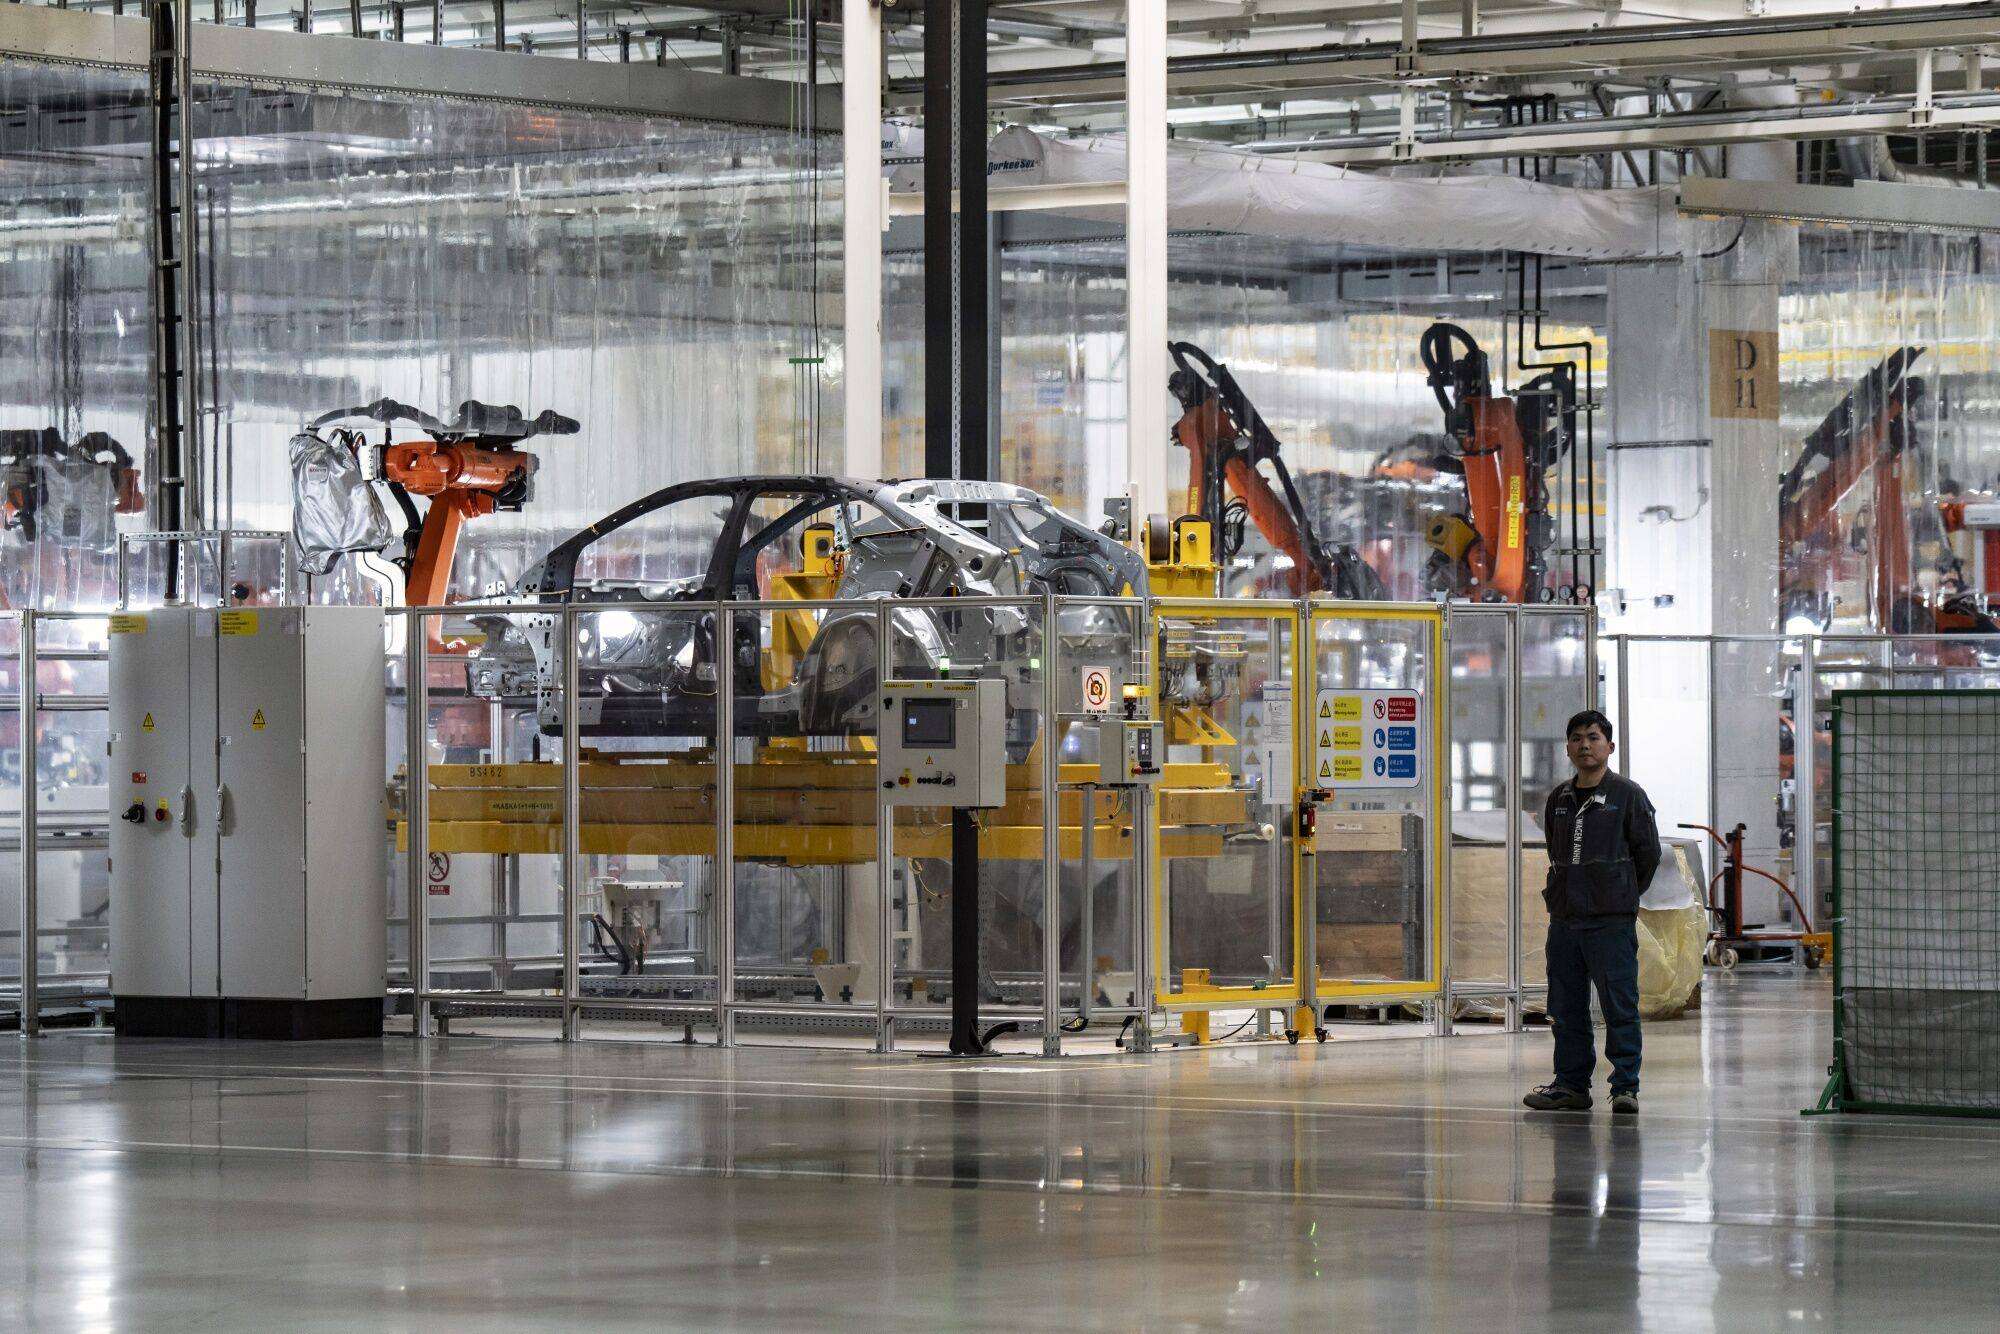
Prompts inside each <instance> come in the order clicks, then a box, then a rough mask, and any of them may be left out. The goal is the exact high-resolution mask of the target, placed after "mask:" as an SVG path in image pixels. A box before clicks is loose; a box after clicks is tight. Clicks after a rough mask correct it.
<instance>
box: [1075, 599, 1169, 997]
mask: <svg viewBox="0 0 2000 1334" xmlns="http://www.w3.org/2000/svg"><path fill="white" fill-rule="evenodd" d="M1143 622H1144V612H1143V609H1142V608H1141V606H1140V605H1139V604H1137V603H1085V602H1062V603H1059V604H1058V605H1057V609H1056V623H1057V626H1058V634H1057V636H1056V644H1055V647H1054V652H1053V655H1052V662H1053V667H1052V670H1053V672H1054V673H1055V678H1056V708H1057V711H1058V716H1059V719H1060V723H1059V727H1058V731H1057V736H1058V738H1059V744H1060V761H1061V764H1062V771H1061V772H1062V777H1061V783H1062V792H1061V795H1060V797H1059V799H1058V806H1059V809H1060V811H1061V831H1060V833H1061V842H1060V848H1059V851H1060V867H1061V880H1062V900H1061V902H1062V915H1061V920H1062V953H1061V962H1062V988H1063V991H1062V996H1063V999H1062V1005H1063V1008H1064V1011H1065V1013H1067V1014H1070V1015H1074V1016H1077V1017H1082V1018H1088V1017H1090V1016H1091V1015H1094V1014H1095V1013H1097V1012H1098V1011H1099V1010H1100V1009H1126V1008H1129V1007H1131V1006H1133V1005H1136V1004H1137V1003H1138V999H1139V994H1140V993H1139V992H1138V989H1137V988H1138V983H1137V980H1136V979H1135V977H1134V973H1133V969H1134V961H1133V950H1134V944H1135V940H1134V933H1135V931H1136V930H1137V929H1138V925H1139V924H1138V922H1137V921H1136V919H1135V916H1134V914H1135V913H1136V912H1137V911H1138V907H1139V905H1138V900H1137V894H1138V885H1139V865H1140V864H1139V854H1140V852H1141V845H1142V839H1141V837H1140V831H1141V826H1140V824H1139V822H1138V821H1137V820H1136V819H1135V815H1136V813H1137V797H1136V796H1135V794H1134V791H1133V789H1131V788H1108V787H1103V786H1100V785H1098V784H1097V782H1096V779H1097V778H1098V776H1099V769H1098V764H1099V760H1100V759H1101V757H1102V756H1103V754H1104V748H1105V746H1106V745H1107V744H1108V740H1107V738H1106V737H1105V736H1104V735H1103V719H1105V718H1106V717H1117V716H1122V715H1123V714H1124V712H1125V709H1124V702H1123V696H1124V687H1125V686H1127V685H1133V686H1143V685H1144V684H1145V682H1146V680H1147V661H1146V642H1145V638H1144V624H1143ZM1088 669H1105V670H1107V671H1108V673H1109V677H1110V682H1111V685H1110V690H1109V692H1108V707H1109V709H1110V713H1109V714H1104V713H1095V712H1091V711H1090V710H1091V707H1092V705H1091V703H1090V702H1089V701H1087V700H1086V699H1085V692H1084V674H1085V672H1086V670H1088ZM1136 712H1137V716H1139V717H1142V718H1144V717H1150V716H1151V715H1152V702H1151V700H1149V699H1142V700H1140V701H1139V703H1138V705H1137V708H1136ZM1086 799H1087V800H1088V802H1089V813H1088V814H1087V815H1086V813H1085V802H1086Z"/></svg>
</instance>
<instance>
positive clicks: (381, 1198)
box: [0, 974, 2000, 1331]
mask: <svg viewBox="0 0 2000 1334" xmlns="http://www.w3.org/2000/svg"><path fill="white" fill-rule="evenodd" d="M1826 1011H1827V992H1826V990H1825V984H1824V982H1823V980H1822V979H1821V978H1819V977H1808V976H1803V975H1789V974H1779V975H1767V976H1763V977H1749V976H1744V977H1736V978H1729V979H1724V980H1721V981H1717V982H1712V983H1711V985H1710V988H1709V993H1708V1006H1707V1008H1706V1009H1705V1010H1704V1011H1702V1012H1701V1016H1700V1018H1698V1019H1696V1018H1693V1017H1690V1018H1689V1019H1687V1020H1685V1021H1681V1022H1678V1023H1671V1024H1658V1025H1652V1026H1649V1028H1648V1030H1647V1034H1646V1043H1647V1048H1646V1052H1647V1055H1646V1074H1645V1090H1646V1091H1645V1101H1646V1110H1645V1113H1644V1115H1643V1116H1642V1117H1641V1118H1640V1120H1639V1122H1638V1123H1637V1124H1629V1123H1626V1122H1624V1121H1622V1120H1621V1121H1619V1122H1617V1123H1614V1122H1613V1121H1612V1119H1611V1117H1610V1115H1609V1113H1608V1112H1607V1111H1605V1110H1604V1109H1603V1108H1602V1107H1601V1106H1600V1109H1599V1110H1598V1111H1597V1112H1595V1113H1591V1114H1585V1115H1557V1116H1552V1117H1540V1118H1538V1117H1536V1116H1534V1115H1532V1114H1529V1113H1525V1112H1523V1111H1521V1110H1520V1108H1519V1107H1518V1105H1517V1103H1516V1099H1517V1097H1518V1096H1519V1093H1520V1092H1521V1090H1522V1089H1524V1088H1525V1087H1526V1086H1528V1085H1529V1084H1531V1083H1535V1082H1540V1080H1541V1079H1542V1078H1543V1077H1544V1074H1545V1071H1546V1068H1547V1064H1548V1058H1549V1039H1548V1036H1547V1034H1546V1033H1545V1032H1531V1033H1527V1034H1522V1035H1518V1036H1507V1035H1502V1034H1498V1033H1495V1032H1491V1031H1480V1030H1477V1029H1474V1030H1471V1031H1469V1032H1468V1033H1467V1034H1466V1035H1464V1036H1461V1037H1457V1038H1454V1039H1450V1040H1444V1041H1431V1040H1421V1039H1413V1040H1409V1041H1369V1042H1361V1041H1341V1040H1339V1039H1338V1038H1336V1040H1335V1041H1334V1042H1332V1043H1329V1044H1328V1045H1327V1046H1325V1047H1317V1048H1315V1047H1311V1046H1306V1047H1300V1048H1291V1047H1287V1046H1285V1045H1283V1044H1262V1045H1256V1046H1235V1047H1227V1048H1221V1049H1215V1050H1210V1051H1205V1052H1193V1053H1173V1054H1164V1055H1160V1056H1156V1057H1152V1058H1139V1057H1119V1056H1109V1057H1105V1056H1084V1057H1076V1058H1070V1059H1065V1060H1062V1061H1038V1060H1032V1059H1012V1060H1004V1061H996V1062H991V1063H987V1064H980V1065H973V1066H967V1065H962V1064H953V1063H949V1062H945V1061H938V1060H926V1059H921V1058H917V1057H912V1056H909V1055H892V1056H874V1055H870V1054H864V1053H855V1052H839V1051H835V1052H827V1051H808V1050H772V1049H768V1048H767V1049H758V1050H749V1051H739V1052H735V1053H723V1052H718V1051H715V1050H713V1049H708V1048H685V1047H678V1046H669V1045H661V1044H628V1043H590V1044H583V1045H579V1046H568V1047H565V1046H560V1045H557V1044H552V1043H548V1042H532V1041H518V1040H513V1041H510V1040H500V1039H495V1038H490V1037H477V1036H456V1037H452V1038H448V1039H436V1040H432V1041H429V1042H425V1043H415V1042H412V1041H411V1040H410V1039H408V1038H406V1037H405V1038H391V1039H386V1040H384V1041H382V1042H379V1043H377V1042H369V1043H336V1044H327V1045H319V1046H280V1045H271V1044H248V1043H245V1044H236V1045H227V1046H225V1045H219V1044H194V1043H171V1042H159V1041H122V1042H121V1041H116V1040H114V1039H112V1038H110V1037H109V1036H108V1035H103V1034H90V1033H71V1034H56V1035H53V1036H49V1037H45V1038H42V1039H40V1040H37V1041H32V1042H27V1043H17V1044H10V1045H8V1046H7V1047H6V1048H5V1055H4V1061H5V1062H6V1068H5V1070H4V1072H0V1209H4V1214H0V1216H4V1217H5V1218H6V1219H8V1220H9V1221H10V1224H11V1225H10V1226H8V1227H7V1228H6V1229H5V1232H4V1237H5V1241H4V1244H0V1324H4V1325H5V1326H6V1327H7V1328H28V1327H33V1328H36V1329H49V1330H53V1329H69V1328H82V1329H115V1328H133V1329H191V1330H192V1329H200V1330H218V1329H232V1330H234V1329H241V1330H272V1329H287V1330H299V1329H352V1328H373V1327H389V1328H396V1329H406V1328H407V1329H417V1328H422V1329H427V1330H449V1329H470V1328H479V1329H493V1328H552V1329H553V1328H564V1329H582V1328H607V1327H624V1326H641V1325H645V1326H653V1327H664V1328H700V1329H714V1328H721V1327H731V1328H753V1329H801V1330H822V1329H846V1330H860V1329H867V1330H871V1331H872V1330H874V1329H878V1328H879V1329H898V1330H900V1329H910V1330H940V1329H952V1328H990V1329H1010V1330H1021V1329H1042V1328H1065V1329H1156V1328H1197V1327H1201V1328H1214V1327H1219V1326H1222V1325H1224V1324H1243V1325H1249V1324H1251V1323H1252V1322H1255V1323H1256V1324H1258V1325H1261V1326H1263V1327H1267V1328H1269V1327H1286V1328H1298V1327H1311V1328H1319V1329H1332V1330H1361V1329H1378V1328H1379V1329H1387V1328H1392V1327H1393V1328H1398V1329H1404V1330H1413V1329H1415V1330H1428V1329H1453V1330H1459V1329H1465V1330H1511V1329H1558V1330H1590V1331H1603V1330H1622V1329H1648V1330H1679V1329H1715V1328H1720V1329H1750V1330H1757V1329H1771V1328H1779V1327H1792V1326H1812V1327H1816V1328H1836V1329H1852V1330H1871V1331H1873V1330H1887V1329H1896V1328H1908V1329H1922V1330H1926V1331H1942V1330H1956V1329H1977V1330H1986V1331H1990V1330H1994V1329H1996V1328H2000V1315H1996V1311H2000V1171H1996V1162H2000V1123H1994V1124H1988V1123H1985V1122H1978V1121H1954V1120H1945V1119H1936V1120H1931V1119H1907V1118H1899V1119H1887V1118H1861V1117H1850V1118H1831V1117H1820V1118H1812V1119H1805V1118H1801V1117H1800V1116H1799V1115H1798V1110H1799V1108H1800V1107H1802V1106H1805V1105H1806V1104H1808V1103H1809V1102H1811V1101H1812V1100H1813V1098H1814V1097H1815V1096H1816V1095H1817V1093H1818V1092H1819V1086H1820V1082H1821V1080H1822V1079H1823V1077H1824V1070H1825V1066H1826V1059H1827V1050H1828V1022H1827V1018H1826Z"/></svg>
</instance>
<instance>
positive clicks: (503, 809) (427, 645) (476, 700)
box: [412, 611, 569, 1003]
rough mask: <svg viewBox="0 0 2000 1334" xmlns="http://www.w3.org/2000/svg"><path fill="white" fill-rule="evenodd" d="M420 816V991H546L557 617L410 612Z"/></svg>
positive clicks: (557, 786) (558, 900)
mask: <svg viewBox="0 0 2000 1334" xmlns="http://www.w3.org/2000/svg"><path fill="white" fill-rule="evenodd" d="M414 624H415V625H417V626H420V627H421V629H420V630H419V631H418V633H419V634H420V635H421V637H422V640H423V642H422V644H421V645H420V646H419V653H420V656H421V660H422V662H423V663H424V678H423V679H424V687H425V705H426V707H425V719H424V738H425V752H424V754H423V755H422V756H420V757H417V758H418V759H419V760H420V762H421V766H422V771H421V773H420V774H419V775H417V776H416V777H415V778H413V779H412V781H414V782H418V783H421V784H422V785H423V789H424V794H425V795H424V801H425V807H426V810H427V812H428V816H429V819H428V822H427V836H426V839H425V845H424V853H425V866H424V887H425V888H424V894H423V897H422V905H421V906H422V908H423V911H424V912H425V914H426V919H425V920H426V930H425V940H426V954H427V956H428V960H429V969H428V977H429V987H430V989H431V990H432V991H435V992H438V993H443V994H445V995H447V996H448V997H450V998H452V999H455V1000H460V1001H465V1002H472V1003H476V1001H477V1000H478V999H479V998H481V997H485V996H499V997H510V996H511V997H554V996H559V995H560V994H561V991H562V985H563V911H564V909H563V900H564V895H563V855H562V854H563V817H562V812H563V765H562V761H563V758H564V756H565V754H567V753H569V748H568V746H567V745H566V738H565V736H564V719H563V701H564V690H563V675H562V674H563V666H562V644H563V635H562V624H561V617H560V615H559V614H555V613H540V612H521V611H506V612H485V611H475V612H465V613H456V614H453V615H449V616H424V617H420V618H417V620H416V621H415V622H414Z"/></svg>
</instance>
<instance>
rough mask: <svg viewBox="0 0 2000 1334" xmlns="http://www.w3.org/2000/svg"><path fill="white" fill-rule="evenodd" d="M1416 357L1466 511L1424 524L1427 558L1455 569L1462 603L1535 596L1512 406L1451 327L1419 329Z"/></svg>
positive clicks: (1523, 460)
mask: <svg viewBox="0 0 2000 1334" xmlns="http://www.w3.org/2000/svg"><path fill="white" fill-rule="evenodd" d="M1454 344H1457V345H1459V346H1462V348H1463V352H1462V354H1461V353H1457V352H1455V350H1454ZM1421 352H1422V355H1423V361H1424V368H1425V370H1427V371H1428V372H1429V374H1430V386H1431V390H1432V392H1433V393H1435V394H1436V395H1437V400H1438V405H1439V406H1440V407H1442V408H1443V409H1444V413H1445V424H1446V429H1448V430H1449V431H1450V432H1451V435H1452V438H1453V439H1454V440H1456V441H1457V442H1458V461H1459V463H1460V464H1461V465H1462V466H1463V468H1464V471H1465V502H1466V512H1465V513H1464V514H1463V515H1457V514H1447V515H1443V516H1440V517H1439V518H1437V519H1436V520H1434V521H1433V522H1432V523H1431V525H1430V531H1429V534H1428V539H1427V540H1428V541H1429V542H1430V545H1431V546H1432V547H1433V548H1435V549H1436V552H1437V555H1436V556H1434V557H1433V560H1434V561H1436V562H1439V563H1440V564H1442V565H1444V566H1447V567H1456V568H1457V572H1456V573H1454V574H1453V576H1452V577H1453V579H1454V580H1455V581H1457V582H1460V583H1462V584H1463V589H1462V591H1463V592H1464V593H1465V594H1466V595H1467V596H1468V597H1471V598H1474V599H1479V600H1483V601H1502V602H1527V601H1530V600H1531V599H1533V598H1534V597H1535V596H1537V595H1538V594H1539V593H1540V592H1541V572H1540V570H1539V568H1538V567H1537V566H1534V565H1532V564H1531V562H1530V560H1529V551H1528V538H1529V533H1528V524H1529V520H1528V496H1529V492H1530V489H1531V488H1530V482H1531V479H1530V477H1529V465H1528V448H1527V442H1526V441H1525V440H1524V439H1523V437H1522V435H1521V421H1520V415H1519V413H1518V411H1517V410H1516V408H1515V404H1514V400H1513V399H1512V398H1509V397H1507V396H1505V395H1495V394H1494V393H1493V385H1492V380H1491V378H1490V375H1489V373H1488V370H1487V363H1486V354H1485V353H1484V352H1482V351H1480V349H1479V344H1477V343H1475V342H1474V341H1473V340H1472V336H1471V335H1470V334H1468V333H1466V332H1465V331H1464V330H1463V329H1461V328H1459V327H1458V326H1457V325H1455V324H1434V325H1432V326H1431V327H1430V328H1428V329H1426V330H1425V331H1424V336H1423V341H1422V344H1421Z"/></svg>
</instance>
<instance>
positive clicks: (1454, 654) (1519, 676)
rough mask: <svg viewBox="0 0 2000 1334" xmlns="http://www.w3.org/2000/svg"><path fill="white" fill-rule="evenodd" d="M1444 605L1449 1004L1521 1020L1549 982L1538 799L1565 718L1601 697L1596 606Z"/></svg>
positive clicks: (1551, 782)
mask: <svg viewBox="0 0 2000 1334" xmlns="http://www.w3.org/2000/svg"><path fill="white" fill-rule="evenodd" d="M1448 614H1449V618H1450V620H1449V627H1448V635H1447V641H1448V644H1449V648H1450V655H1451V659H1450V660H1451V668H1450V701H1451V703H1450V710H1451V728H1450V751H1449V764H1450V774H1451V794H1452V795H1451V802H1452V805H1451V856H1450V866H1451V870H1450V890H1449V893H1450V909H1451V911H1450V920H1451V947H1450V963H1451V967H1450V977H1449V983H1450V993H1451V1008H1452V1011H1453V1013H1454V1014H1455V1015H1460V1016H1463V1015H1486V1014H1489V1013H1497V1014H1499V1016H1500V1017H1501V1018H1502V1019H1503V1020H1504V1021H1505V1022H1507V1023H1509V1024H1510V1025H1517V1024H1518V1023H1519V1022H1520V1020H1521V1015H1522V1009H1523V1007H1524V1006H1531V1005H1532V1004H1533V1000H1532V997H1533V995H1534V994H1535V993H1538V992H1539V991H1541V989H1542V988H1543V987H1544V986H1545V985H1546V980H1547V978H1546V970H1545V963H1544V958H1543V948H1544V940H1545V937H1546V935H1547V922H1548V914H1547V910H1546V909H1545V908H1544V907H1543V905H1542V897H1541V890H1542V884H1543V880H1544V872H1545V870H1546V868H1547V866H1548V854H1547V850H1546V848H1545V846H1544V843H1543V837H1542V827H1541V808H1542V802H1543V799H1544V798H1545V797H1546V796H1547V794H1548V792H1549V790H1550V789H1551V788H1553V787H1554V786H1555V785H1556V784H1557V783H1558V782H1560V781H1562V779H1563V778H1565V777H1566V776H1567V775H1568V773H1569V765H1568V761H1567V758H1566V753H1565V749H1564V728H1565V724H1566V723H1567V722H1568V720H1569V718H1570V717H1571V716H1572V715H1573V714H1575V713H1577V712H1579V711H1580V710H1583V709H1586V708H1590V707H1592V705H1593V703H1594V702H1595V697H1596V685H1597V682H1596V667H1597V655H1596V653H1595V651H1594V649H1595V645H1594V643H1593V640H1592V633H1591V621H1592V613H1590V612H1589V611H1588V610H1582V609H1577V608H1572V607H1503V606H1454V607H1452V608H1450V610H1449V613H1448ZM1510 812H1511V813H1512V818H1511V819H1510V818H1509V813H1510Z"/></svg>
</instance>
